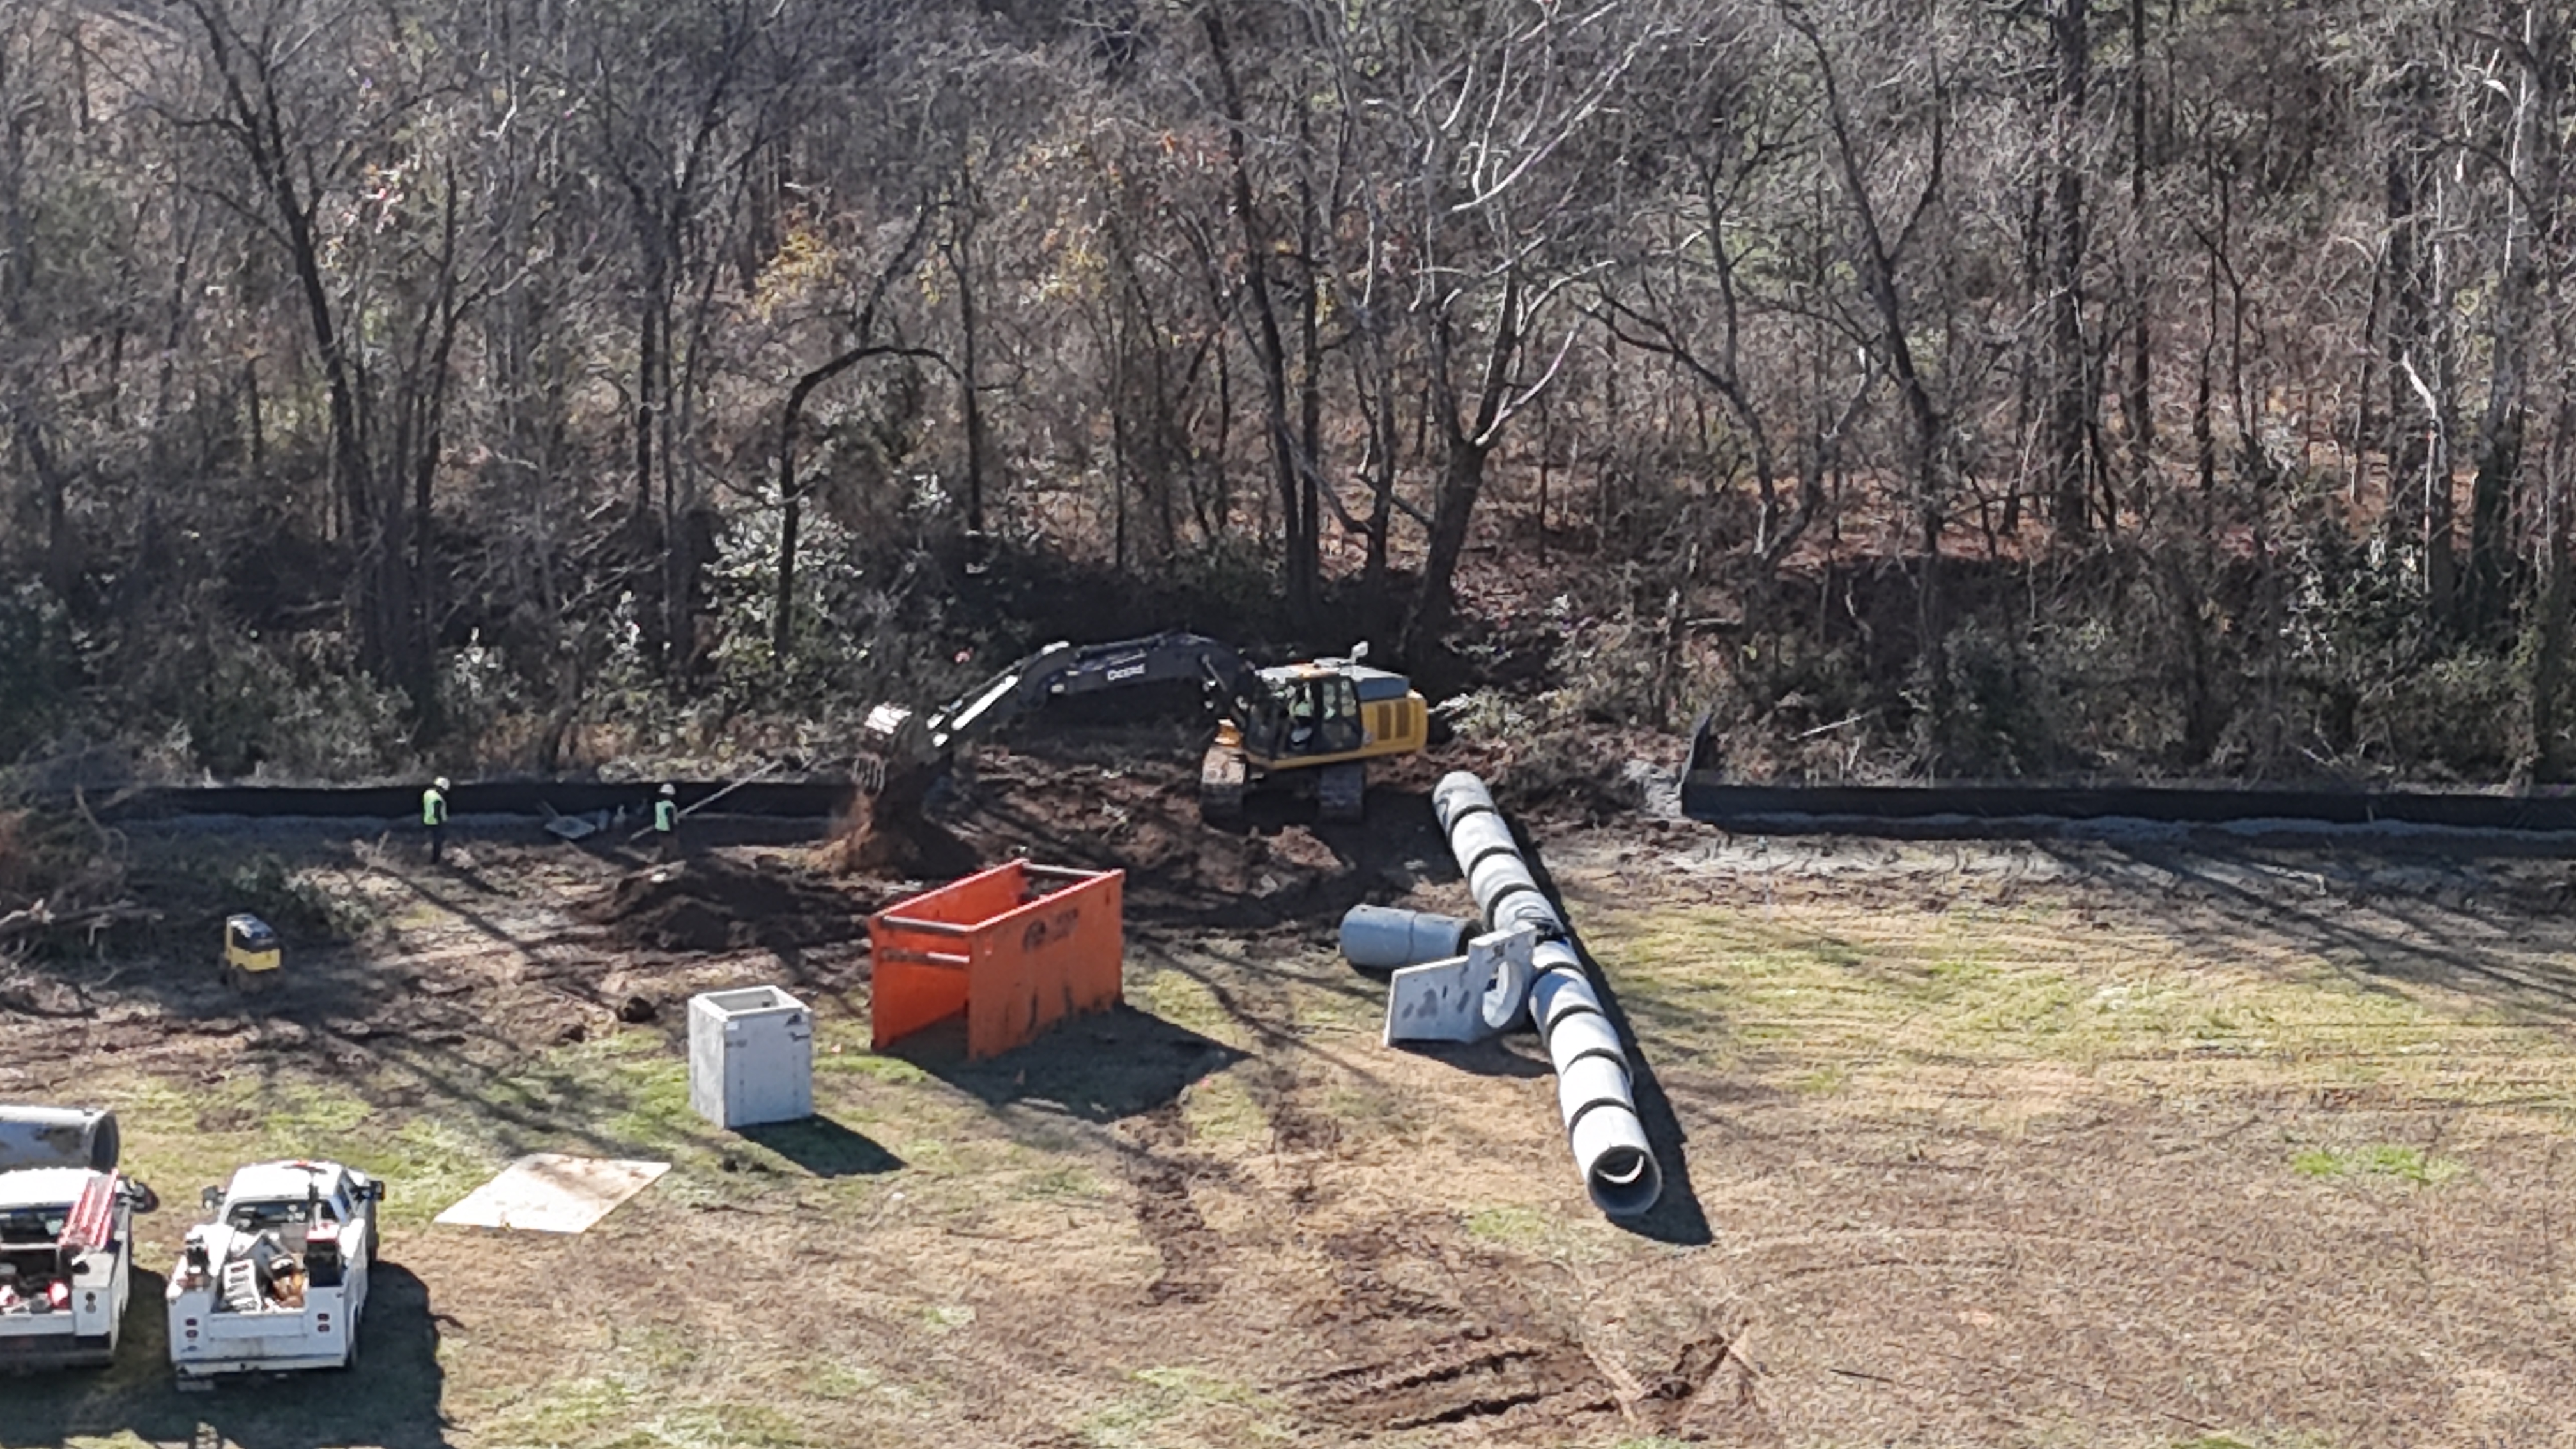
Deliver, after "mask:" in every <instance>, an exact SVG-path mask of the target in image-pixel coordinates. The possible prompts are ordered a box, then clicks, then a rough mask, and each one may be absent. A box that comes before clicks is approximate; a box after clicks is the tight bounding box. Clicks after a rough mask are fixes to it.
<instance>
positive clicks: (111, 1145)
mask: <svg viewBox="0 0 2576 1449" xmlns="http://www.w3.org/2000/svg"><path fill="white" fill-rule="evenodd" d="M122 1146H123V1144H122V1142H121V1140H120V1139H119V1137H118V1136H117V1131H116V1114H115V1113H114V1112H105V1111H90V1110H85V1109H82V1108H78V1107H16V1106H7V1105H0V1171H7V1170H10V1169H14V1168H20V1167H86V1168H89V1169H90V1170H91V1171H93V1172H114V1171H116V1163H117V1158H118V1157H119V1156H120V1154H121V1150H122Z"/></svg>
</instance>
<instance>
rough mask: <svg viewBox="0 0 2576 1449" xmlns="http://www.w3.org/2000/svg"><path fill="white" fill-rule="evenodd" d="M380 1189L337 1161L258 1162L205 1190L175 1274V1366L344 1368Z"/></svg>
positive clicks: (211, 1373) (203, 1373)
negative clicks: (204, 1217)
mask: <svg viewBox="0 0 2576 1449" xmlns="http://www.w3.org/2000/svg"><path fill="white" fill-rule="evenodd" d="M384 1195H385V1187H384V1184H383V1183H381V1182H377V1181H375V1180H374V1179H372V1178H370V1177H368V1176H367V1175H366V1174H365V1173H363V1172H360V1171H358V1170H357V1169H355V1168H351V1167H343V1166H341V1165H340V1164H339V1163H336V1162H305V1161H297V1162H261V1163H254V1164H252V1165H251V1166H248V1167H245V1168H243V1169H241V1170H240V1171H239V1172H236V1173H234V1174H233V1180H232V1185H231V1186H230V1187H228V1188H212V1187H210V1188H207V1189H206V1191H205V1194H204V1196H203V1198H202V1201H203V1202H204V1203H205V1205H206V1207H207V1209H208V1211H209V1212H211V1213H212V1215H213V1216H212V1217H211V1219H210V1220H209V1221H206V1222H202V1223H199V1224H197V1225H196V1226H195V1227H192V1228H190V1229H189V1230H188V1242H187V1246H186V1247H185V1248H183V1249H181V1250H180V1254H179V1266H178V1267H177V1269H176V1270H174V1271H173V1272H172V1273H171V1274H170V1292H169V1299H170V1364H171V1367H173V1368H175V1369H176V1370H178V1374H179V1380H180V1382H181V1383H182V1384H186V1383H189V1382H190V1381H200V1382H202V1381H204V1380H208V1379H212V1378H214V1377H216V1376H217V1375H219V1374H235V1373H283V1372H287V1371H289V1370H294V1369H311V1368H346V1367H348V1366H349V1365H350V1364H352V1363H355V1362H356V1361H357V1357H358V1317H359V1315H360V1314H362V1313H364V1312H365V1311H366V1307H367V1270H368V1268H369V1267H370V1266H372V1265H373V1263H374V1261H375V1255H376V1204H377V1203H379V1202H381V1201H383V1200H384Z"/></svg>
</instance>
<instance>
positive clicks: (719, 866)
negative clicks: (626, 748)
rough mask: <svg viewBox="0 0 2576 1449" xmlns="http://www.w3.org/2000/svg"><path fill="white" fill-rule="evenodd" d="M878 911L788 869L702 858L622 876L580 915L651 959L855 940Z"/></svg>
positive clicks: (869, 903)
mask: <svg viewBox="0 0 2576 1449" xmlns="http://www.w3.org/2000/svg"><path fill="white" fill-rule="evenodd" d="M880 904H882V903H881V902H879V901H876V900H873V899H863V898H861V897H859V896H856V895H853V894H851V893H849V892H847V891H843V890H840V889H838V888H836V887H834V886H832V885H830V884H828V883H826V882H824V881H822V880H820V879H818V878H816V877H815V876H812V875H810V874H807V873H805V872H802V871H797V870H794V869H791V868H789V867H786V866H781V865H775V864H770V863H768V862H758V863H754V864H749V865H745V864H741V863H738V862H736V861H732V860H727V859H724V858H722V857H718V856H702V857H699V858H696V859H692V860H686V861H681V862H678V863H675V864H671V865H660V866H655V867H653V868H651V869H649V870H641V871H637V872H636V873H634V874H633V875H630V876H626V877H624V878H623V879H621V880H619V881H618V882H617V883H616V884H615V885H612V886H610V887H609V888H608V890H607V891H606V892H604V893H603V894H601V895H599V896H598V897H596V898H594V899H593V900H591V901H590V902H588V903H587V904H585V905H584V906H583V907H582V908H581V910H580V914H581V915H582V916H584V917H585V918H587V919H589V920H592V921H596V922H598V923H599V924H601V925H604V926H607V927H609V928H610V929H611V930H613V931H615V932H616V933H617V934H618V935H619V936H621V937H623V938H625V939H626V940H628V941H631V942H633V943H634V944H635V945H638V946H642V947H645V948H647V949H650V950H655V951H738V950H744V949H747V948H749V947H753V946H766V947H769V948H771V949H773V950H775V949H780V948H790V947H806V946H827V945H832V944H835V943H838V942H843V941H855V940H859V939H861V938H863V937H864V936H865V935H866V934H867V915H868V912H870V911H872V910H874V909H876V907H877V906H878V905H880Z"/></svg>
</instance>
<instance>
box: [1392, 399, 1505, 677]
mask: <svg viewBox="0 0 2576 1449" xmlns="http://www.w3.org/2000/svg"><path fill="white" fill-rule="evenodd" d="M1486 453H1487V448H1486V446H1485V445H1484V444H1481V443H1478V442H1477V441H1475V440H1474V439H1473V438H1471V437H1468V436H1466V435H1465V434H1464V433H1462V432H1461V431H1459V430H1457V429H1454V428H1453V429H1451V430H1449V438H1448V448H1447V453H1446V456H1445V457H1444V458H1443V459H1442V460H1441V467H1440V497H1439V502H1438V503H1437V504H1436V505H1435V506H1434V507H1433V508H1432V510H1431V546H1430V549H1429V551H1428V553H1427V554H1426V555H1425V556H1424V558H1423V560H1422V593H1421V596H1420V598H1419V599H1418V600H1417V602H1416V603H1415V604H1414V608H1413V618H1412V620H1411V622H1410V624H1409V626H1408V627H1407V628H1406V630H1405V637H1404V657H1405V659H1406V660H1407V661H1408V662H1410V663H1412V664H1413V665H1414V666H1415V667H1417V668H1419V667H1420V666H1421V663H1422V661H1423V660H1424V659H1427V658H1429V657H1430V653H1431V651H1432V649H1433V648H1435V647H1436V646H1437V645H1438V644H1439V642H1440V635H1441V633H1442V632H1443V631H1444V630H1446V629H1447V628H1448V627H1449V619H1450V615H1451V613H1452V612H1453V610H1454V608H1455V604H1454V599H1455V597H1456V596H1455V594H1454V593H1453V587H1454V585H1455V583H1456V580H1457V577H1458V561H1459V559H1461V558H1463V557H1464V556H1465V555H1466V552H1467V525H1468V523H1469V522H1470V521H1472V520H1473V518H1474V517H1475V512H1476V498H1477V495H1478V494H1480V493H1481V492H1483V491H1484V486H1485V457H1486Z"/></svg>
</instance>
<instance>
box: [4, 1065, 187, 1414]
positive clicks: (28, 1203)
mask: <svg viewBox="0 0 2576 1449" xmlns="http://www.w3.org/2000/svg"><path fill="white" fill-rule="evenodd" d="M117 1153H118V1137H117V1131H116V1114H115V1113H113V1112H101V1111H94V1110H89V1109H84V1108H76V1107H34V1106H20V1105H14V1104H13V1105H0V1372H8V1371H25V1370H30V1369H50V1368H88V1367H95V1366H97V1365H100V1364H104V1363H107V1362H108V1361H109V1360H111V1359H113V1358H115V1357H116V1341H117V1339H118V1338H119V1337H120V1336H121V1335H122V1331H123V1329H124V1326H125V1304H126V1298H127V1295H128V1290H129V1289H130V1287H131V1285H132V1283H133V1278H134V1274H133V1268H134V1215H135V1214H136V1213H138V1212H150V1211H152V1209H153V1208H154V1207H156V1206H158V1205H159V1204H158V1202H157V1201H156V1200H155V1199H154V1198H153V1196H152V1189H150V1188H148V1187H145V1186H144V1185H143V1184H141V1183H139V1182H136V1181H134V1180H132V1179H131V1178H127V1177H122V1176H119V1175H118V1173H117V1170H116V1163H117Z"/></svg>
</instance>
